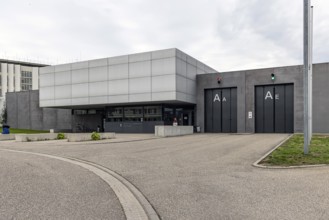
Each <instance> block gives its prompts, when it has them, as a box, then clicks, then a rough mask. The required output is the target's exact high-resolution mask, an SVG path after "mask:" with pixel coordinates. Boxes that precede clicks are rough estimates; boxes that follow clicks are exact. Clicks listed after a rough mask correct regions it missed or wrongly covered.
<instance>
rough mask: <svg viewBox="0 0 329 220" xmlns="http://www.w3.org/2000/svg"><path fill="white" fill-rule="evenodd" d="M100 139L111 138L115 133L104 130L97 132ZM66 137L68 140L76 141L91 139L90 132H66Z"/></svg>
mask: <svg viewBox="0 0 329 220" xmlns="http://www.w3.org/2000/svg"><path fill="white" fill-rule="evenodd" d="M99 135H100V137H101V139H111V138H115V133H113V132H106V133H99ZM67 139H68V141H69V142H77V141H91V140H92V139H91V133H71V134H67Z"/></svg>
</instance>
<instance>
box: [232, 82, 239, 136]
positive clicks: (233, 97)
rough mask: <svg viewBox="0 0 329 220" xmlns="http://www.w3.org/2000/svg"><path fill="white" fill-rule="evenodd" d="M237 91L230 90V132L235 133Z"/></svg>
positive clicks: (234, 89)
mask: <svg viewBox="0 0 329 220" xmlns="http://www.w3.org/2000/svg"><path fill="white" fill-rule="evenodd" d="M237 101H238V100H237V89H236V88H232V89H231V102H230V103H231V132H232V133H235V132H237V124H238V123H237V104H238V103H237Z"/></svg>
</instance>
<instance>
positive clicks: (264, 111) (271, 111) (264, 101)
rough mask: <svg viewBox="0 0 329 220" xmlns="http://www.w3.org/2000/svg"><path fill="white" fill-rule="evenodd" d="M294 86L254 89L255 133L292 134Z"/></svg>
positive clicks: (271, 86)
mask: <svg viewBox="0 0 329 220" xmlns="http://www.w3.org/2000/svg"><path fill="white" fill-rule="evenodd" d="M293 93H294V86H293V85H292V84H286V85H270V86H256V88H255V111H256V112H255V116H256V123H255V126H256V132H257V133H293V131H294V126H293V124H294V113H293V106H294V94H293Z"/></svg>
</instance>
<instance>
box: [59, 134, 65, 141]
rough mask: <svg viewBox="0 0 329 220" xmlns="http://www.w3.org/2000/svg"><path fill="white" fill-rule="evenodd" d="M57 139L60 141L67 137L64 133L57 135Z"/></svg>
mask: <svg viewBox="0 0 329 220" xmlns="http://www.w3.org/2000/svg"><path fill="white" fill-rule="evenodd" d="M57 139H58V140H61V139H65V135H64V133H58V134H57Z"/></svg>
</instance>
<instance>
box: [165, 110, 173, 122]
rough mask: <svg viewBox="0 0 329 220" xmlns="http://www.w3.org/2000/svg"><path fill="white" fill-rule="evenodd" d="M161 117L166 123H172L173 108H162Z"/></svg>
mask: <svg viewBox="0 0 329 220" xmlns="http://www.w3.org/2000/svg"><path fill="white" fill-rule="evenodd" d="M163 119H164V122H165V124H166V125H172V123H173V121H174V108H164V114H163Z"/></svg>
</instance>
